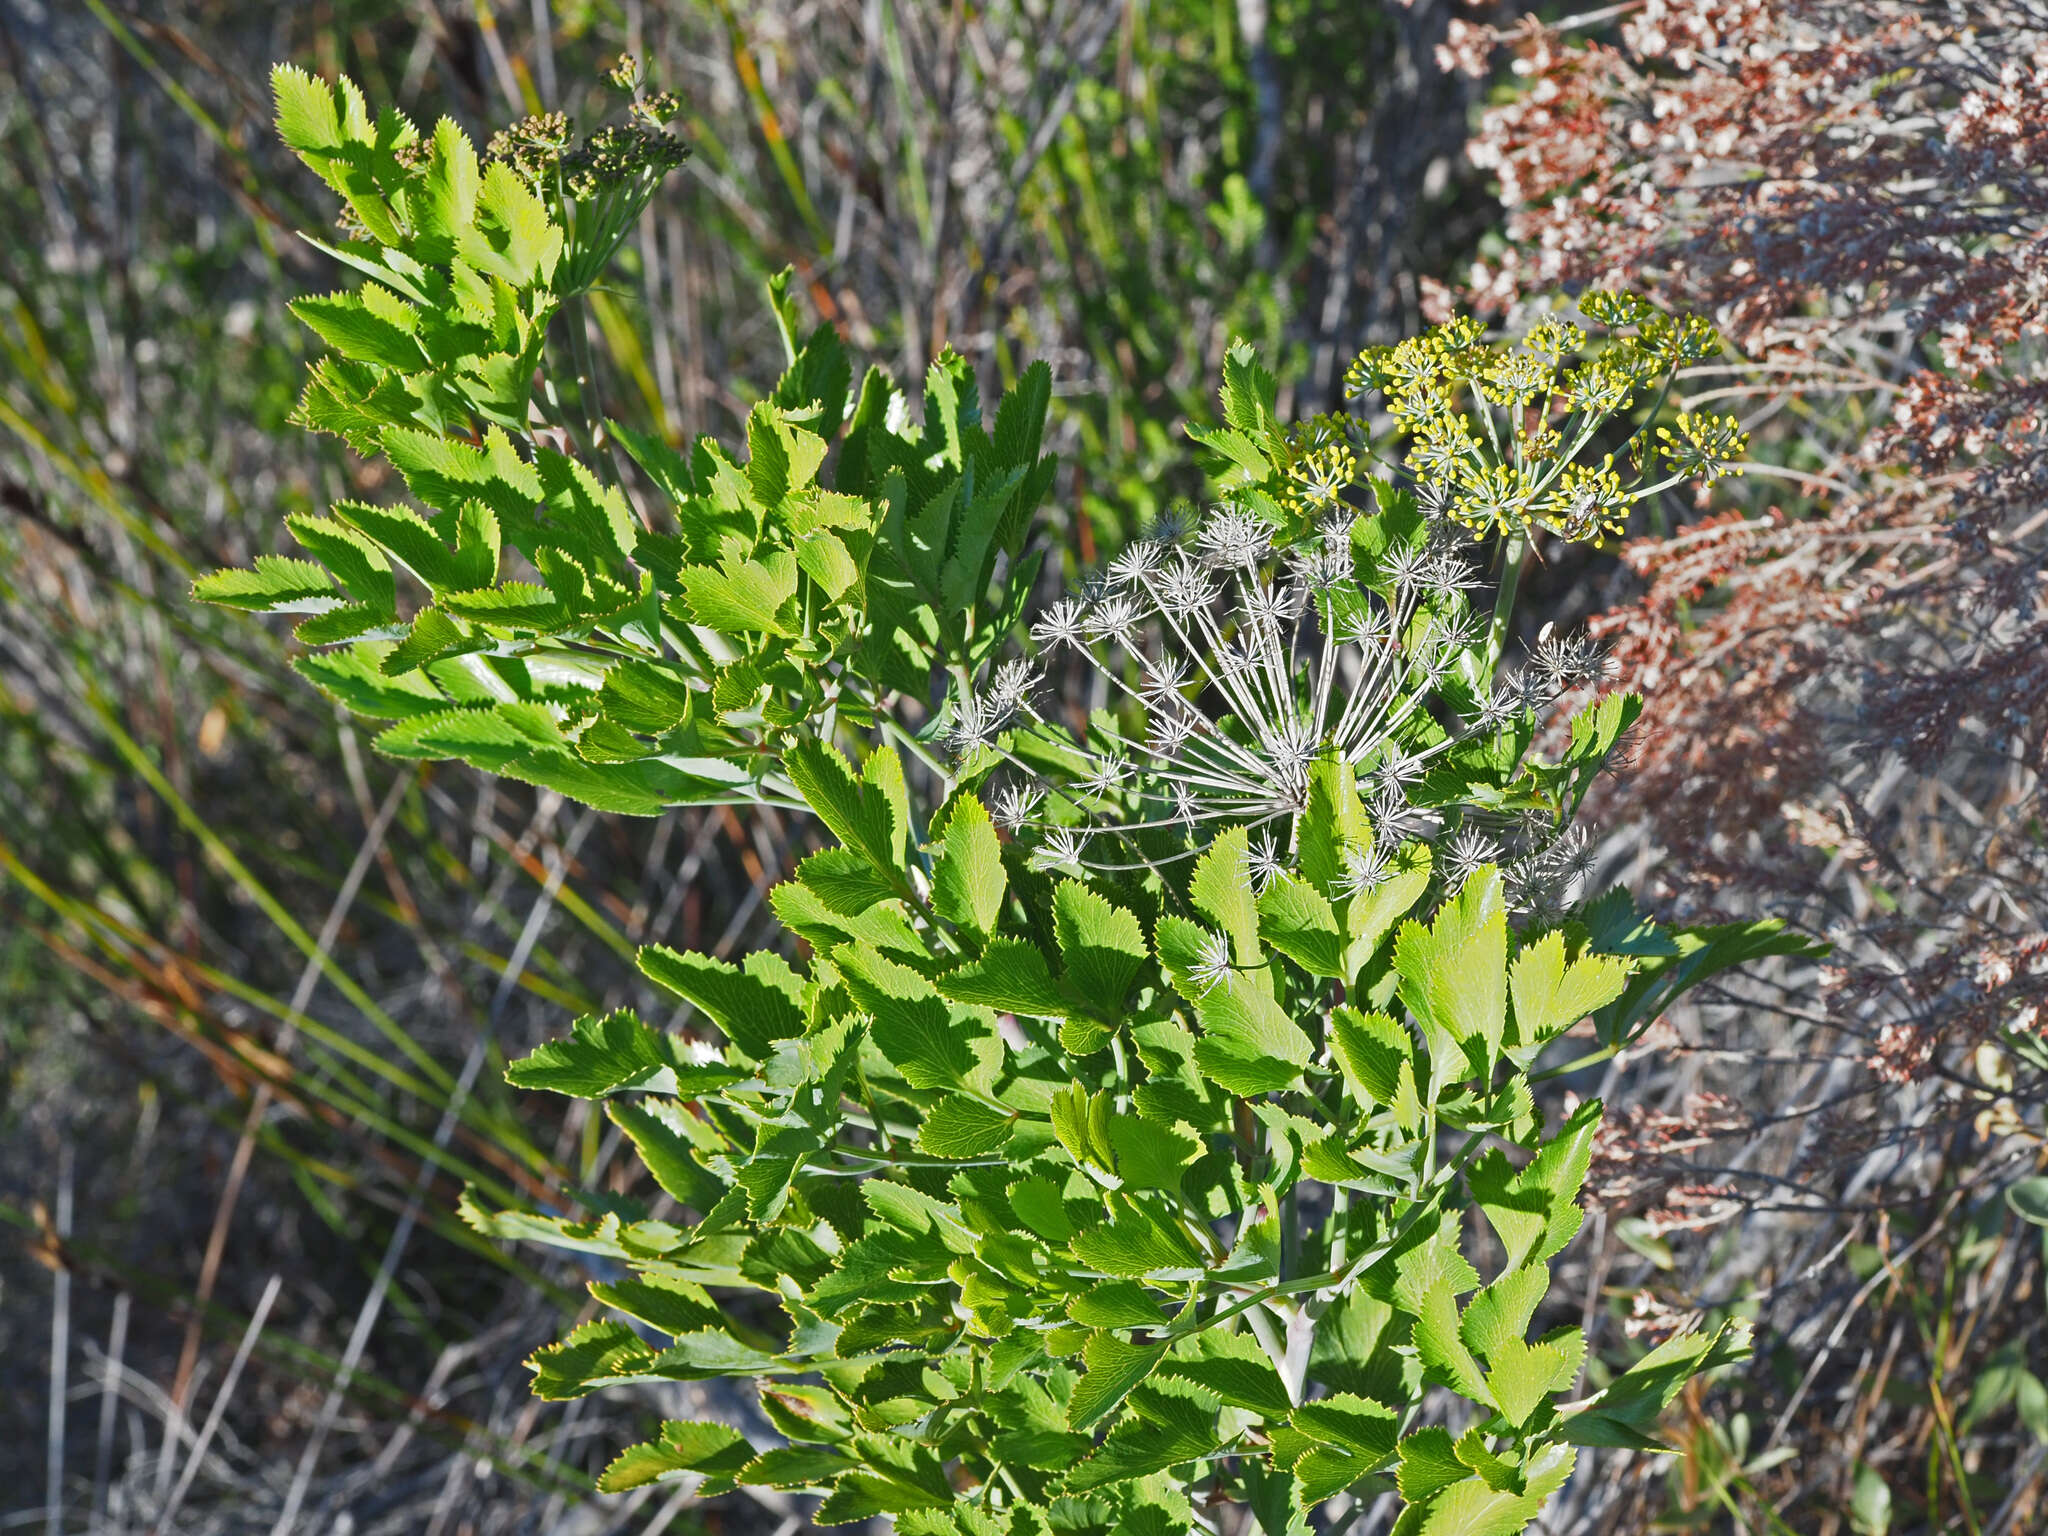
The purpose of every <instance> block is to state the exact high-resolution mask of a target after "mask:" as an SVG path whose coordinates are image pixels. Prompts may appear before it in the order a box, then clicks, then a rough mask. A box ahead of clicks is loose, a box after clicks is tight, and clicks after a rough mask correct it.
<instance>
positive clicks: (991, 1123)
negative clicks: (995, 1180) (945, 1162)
mask: <svg viewBox="0 0 2048 1536" xmlns="http://www.w3.org/2000/svg"><path fill="white" fill-rule="evenodd" d="M1016 1126H1017V1117H1016V1116H1015V1115H1014V1114H1005V1113H1003V1112H1002V1111H1001V1110H999V1109H991V1108H990V1107H989V1106H988V1105H986V1104H983V1103H980V1102H979V1101H977V1100H974V1099H969V1098H950V1099H942V1100H940V1101H939V1103H938V1104H937V1105H935V1106H934V1107H933V1109H932V1111H931V1113H930V1114H928V1115H927V1116H925V1121H924V1124H923V1125H922V1126H921V1127H919V1129H918V1133H917V1148H918V1150H919V1151H920V1152H923V1153H926V1154H928V1155H929V1156H932V1157H945V1158H968V1157H980V1156H982V1155H983V1154H984V1153H988V1152H993V1151H995V1150H996V1149H997V1148H999V1147H1002V1146H1003V1145H1005V1144H1006V1143H1007V1142H1008V1141H1009V1139H1010V1136H1011V1133H1012V1132H1013V1131H1014V1130H1015V1129H1016Z"/></svg>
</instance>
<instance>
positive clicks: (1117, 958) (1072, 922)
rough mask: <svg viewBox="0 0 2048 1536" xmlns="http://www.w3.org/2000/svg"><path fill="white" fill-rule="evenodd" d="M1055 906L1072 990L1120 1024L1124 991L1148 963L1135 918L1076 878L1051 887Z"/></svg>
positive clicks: (1055, 926)
mask: <svg viewBox="0 0 2048 1536" xmlns="http://www.w3.org/2000/svg"><path fill="white" fill-rule="evenodd" d="M1052 908H1053V931H1054V933H1055V935H1056V936H1057V938H1058V940H1059V946H1060V961H1061V964H1062V965H1063V966H1064V967H1065V968H1066V981H1067V989H1068V995H1069V996H1070V997H1072V998H1073V1000H1074V1002H1075V1003H1076V1004H1077V1005H1078V1006H1080V1007H1083V1008H1085V1009H1086V1010H1087V1011H1088V1012H1089V1013H1091V1014H1093V1015H1094V1016H1095V1017H1097V1018H1099V1019H1101V1020H1102V1021H1103V1022H1104V1023H1106V1024H1116V1023H1118V1022H1119V1021H1120V1020H1121V1019H1122V1018H1123V1013H1124V997H1125V994H1127V993H1128V992H1129V991H1130V989H1131V983H1132V981H1133V980H1135V979H1136V977H1137V974H1138V967H1139V966H1141V965H1143V964H1144V963H1145V935H1144V932H1143V930H1141V929H1140V928H1139V927H1138V920H1137V918H1135V917H1133V916H1132V915H1131V914H1130V913H1129V912H1126V911H1125V910H1124V909H1123V908H1122V907H1119V906H1116V905H1115V904H1113V903H1112V902H1110V901H1109V900H1107V899H1106V898H1104V897H1102V896H1100V895H1097V894H1096V893H1095V892H1094V891H1091V890H1089V889H1088V887H1086V886H1085V885H1082V884H1081V883H1080V882H1078V881H1075V880H1062V881H1061V882H1060V883H1059V884H1058V885H1057V886H1055V887H1054V888H1053V893H1052Z"/></svg>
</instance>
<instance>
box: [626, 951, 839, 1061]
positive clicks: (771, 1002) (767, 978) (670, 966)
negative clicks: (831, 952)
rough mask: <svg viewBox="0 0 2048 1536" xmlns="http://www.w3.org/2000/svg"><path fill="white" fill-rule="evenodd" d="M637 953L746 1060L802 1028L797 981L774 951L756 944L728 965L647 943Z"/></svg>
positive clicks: (654, 977) (646, 969) (651, 975)
mask: <svg viewBox="0 0 2048 1536" xmlns="http://www.w3.org/2000/svg"><path fill="white" fill-rule="evenodd" d="M637 958H638V961H639V965H640V969H641V971H642V973H643V974H645V975H646V976H647V978H648V979H649V980H650V981H654V982H657V983H659V984H660V985H662V986H664V987H666V988H668V990H669V991H671V992H673V993H675V994H676V996H678V997H681V998H684V999H686V1000H687V1001H689V1002H691V1003H693V1004H695V1005H696V1006H697V1007H698V1008H699V1009H700V1010H702V1012H703V1013H704V1016H705V1017H706V1018H708V1019H710V1020H711V1022H712V1023H714V1024H716V1025H717V1026H718V1027H719V1028H720V1029H722V1030H723V1031H725V1037H726V1038H727V1039H728V1040H730V1041H732V1043H733V1045H734V1046H735V1047H736V1048H737V1049H738V1050H739V1052H740V1054H741V1055H742V1056H745V1057H746V1058H747V1059H748V1060H749V1061H759V1060H761V1059H762V1058H764V1057H766V1056H767V1055H768V1053H769V1052H770V1051H771V1050H773V1049H774V1042H775V1041H777V1040H787V1039H790V1038H792V1037H793V1036H796V1035H800V1034H802V1033H803V1032H804V1020H803V1013H802V1011H801V1010H800V1009H799V1007H798V1005H797V998H798V996H799V994H800V990H801V983H800V982H799V980H798V979H797V977H796V976H795V975H794V974H793V973H792V972H791V971H790V969H789V966H788V965H787V964H786V963H785V962H784V961H783V959H782V957H781V956H779V955H776V954H773V953H770V952H769V951H766V950H757V951H755V952H754V953H753V954H751V955H749V956H747V959H746V962H745V964H744V965H733V964H731V963H730V962H729V961H725V960H715V959H713V958H712V957H711V956H709V955H695V954H681V953H678V952H677V951H675V950H673V949H669V948H667V947H666V946H664V945H660V944H648V945H644V946H642V948H641V950H640V952H639V955H638V957H637Z"/></svg>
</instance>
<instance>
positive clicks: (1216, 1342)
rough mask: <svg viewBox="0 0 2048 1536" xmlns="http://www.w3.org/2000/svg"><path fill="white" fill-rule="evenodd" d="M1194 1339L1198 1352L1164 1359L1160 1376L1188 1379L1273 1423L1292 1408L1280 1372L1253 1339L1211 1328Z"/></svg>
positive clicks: (1282, 1417) (1232, 1404)
mask: <svg viewBox="0 0 2048 1536" xmlns="http://www.w3.org/2000/svg"><path fill="white" fill-rule="evenodd" d="M1196 1338H1197V1340H1198V1348H1199V1349H1200V1351H1201V1353H1200V1354H1199V1355H1198V1356H1196V1357H1194V1358H1191V1359H1177V1360H1168V1361H1167V1362H1166V1363H1165V1364H1163V1365H1162V1366H1160V1368H1159V1374H1160V1375H1161V1376H1162V1377H1171V1378H1172V1379H1174V1380H1176V1381H1186V1382H1190V1383H1192V1384H1193V1385H1195V1386H1196V1387H1199V1388H1200V1389H1201V1390H1202V1391H1203V1392H1204V1393H1206V1394H1208V1395H1209V1396H1210V1397H1213V1398H1215V1399H1216V1400H1217V1401H1218V1402H1220V1403H1224V1404H1227V1405H1228V1406H1230V1407H1232V1408H1245V1409H1249V1410H1250V1411H1251V1412H1253V1413H1256V1414H1258V1415H1259V1416H1260V1417H1261V1418H1264V1419H1267V1420H1270V1421H1271V1422H1273V1423H1275V1424H1278V1423H1281V1422H1284V1421H1285V1420H1286V1418H1287V1416H1288V1415H1289V1414H1290V1413H1292V1412H1293V1411H1294V1402H1293V1399H1291V1398H1290V1397H1288V1395H1287V1386H1286V1384H1285V1383H1284V1382H1282V1381H1281V1380H1280V1373H1279V1372H1278V1371H1276V1370H1274V1369H1273V1363H1272V1361H1270V1360H1268V1359H1267V1358H1266V1352H1265V1351H1264V1350H1262V1349H1260V1348H1259V1347H1258V1345H1257V1344H1256V1343H1255V1342H1254V1341H1252V1340H1251V1339H1249V1338H1247V1337H1245V1336H1244V1335H1242V1334H1226V1333H1222V1332H1219V1331H1217V1330H1214V1329H1211V1330H1209V1331H1207V1332H1204V1333H1201V1334H1198V1335H1197V1336H1196Z"/></svg>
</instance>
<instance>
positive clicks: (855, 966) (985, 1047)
mask: <svg viewBox="0 0 2048 1536" xmlns="http://www.w3.org/2000/svg"><path fill="white" fill-rule="evenodd" d="M833 958H834V961H835V962H836V963H837V964H838V966H839V968H840V971H841V973H842V974H843V975H844V976H845V978H846V986H847V990H848V991H850V992H851V993H852V994H853V997H854V1001H855V1002H857V1003H859V1004H860V1006H861V1007H862V1008H864V1009H865V1010H866V1011H867V1012H868V1013H870V1014H871V1015H873V1017H874V1021H875V1022H874V1028H873V1031H872V1036H873V1039H874V1042H875V1048H876V1049H877V1050H879V1051H880V1052H881V1053H882V1054H883V1055H884V1056H885V1057H887V1058H888V1060H889V1062H890V1064H891V1065H892V1066H894V1067H895V1068H896V1070H897V1071H899V1072H901V1073H902V1074H903V1078H904V1081H905V1082H907V1083H909V1084H910V1085H911V1086H912V1087H914V1088H947V1089H956V1090H957V1089H962V1088H971V1089H974V1090H975V1091H977V1092H982V1093H986V1092H987V1091H988V1090H989V1088H990V1086H991V1085H992V1084H993V1081H994V1078H995V1074H996V1071H997V1069H998V1067H999V1066H1000V1064H1001V1062H1002V1058H1003V1043H1002V1041H1001V1039H999V1038H998V1037H997V1035H996V1031H995V1025H994V1022H993V1021H992V1020H991V1019H989V1018H988V1017H986V1016H985V1015H983V1014H982V1013H981V1012H979V1011H978V1010H976V1009H974V1008H972V1007H970V1006H967V1005H964V1004H958V1003H949V1002H947V1001H946V1000H945V999H944V998H942V997H941V996H940V995H939V993H938V991H937V989H936V988H934V987H933V986H932V984H931V983H930V982H929V981H927V980H926V979H925V978H924V977H923V976H921V975H919V974H918V973H917V972H916V971H913V970H911V969H910V968H909V967H908V966H903V965H898V964H897V963H896V962H895V961H893V960H890V959H889V958H888V957H886V956H885V955H883V954H881V953H880V952H879V951H877V950H874V949H872V948H870V947H869V946H867V945H865V944H851V945H847V946H845V947H843V948H841V949H839V950H837V951H836V952H835V953H834V956H833Z"/></svg>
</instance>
